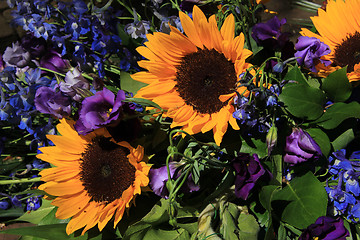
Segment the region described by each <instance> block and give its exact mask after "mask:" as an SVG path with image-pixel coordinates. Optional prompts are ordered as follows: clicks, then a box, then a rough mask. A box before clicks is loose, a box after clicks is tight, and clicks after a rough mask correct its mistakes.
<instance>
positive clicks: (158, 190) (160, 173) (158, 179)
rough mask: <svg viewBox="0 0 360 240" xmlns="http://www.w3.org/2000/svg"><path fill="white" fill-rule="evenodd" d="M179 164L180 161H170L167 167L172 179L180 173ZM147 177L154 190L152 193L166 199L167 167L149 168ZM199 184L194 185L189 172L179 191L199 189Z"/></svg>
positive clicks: (167, 193) (167, 195)
mask: <svg viewBox="0 0 360 240" xmlns="http://www.w3.org/2000/svg"><path fill="white" fill-rule="evenodd" d="M180 166H181V164H180V163H177V162H170V163H169V169H170V177H171V178H173V179H177V178H178V177H180V175H181V170H179V167H180ZM149 179H150V183H149V186H150V188H151V189H152V190H153V191H154V193H155V194H156V195H158V196H160V197H162V198H165V199H167V198H168V197H169V191H168V189H167V188H166V183H167V182H168V173H167V167H166V166H163V167H160V168H151V169H150V171H149ZM199 189H200V186H199V185H195V183H194V182H193V180H192V177H191V174H189V176H188V178H187V181H186V182H185V184H184V185H183V186H182V188H181V191H182V192H183V193H190V192H195V191H199Z"/></svg>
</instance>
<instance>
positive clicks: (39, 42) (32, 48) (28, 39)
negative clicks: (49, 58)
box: [21, 33, 46, 57]
mask: <svg viewBox="0 0 360 240" xmlns="http://www.w3.org/2000/svg"><path fill="white" fill-rule="evenodd" d="M21 46H22V47H23V48H24V49H25V50H26V51H28V52H29V53H30V54H31V56H33V57H40V56H42V55H43V54H44V53H45V52H46V41H45V39H44V38H42V37H40V38H37V37H35V36H34V34H32V33H28V34H26V35H25V36H24V37H22V38H21Z"/></svg>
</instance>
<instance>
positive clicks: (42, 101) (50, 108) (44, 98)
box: [34, 87, 71, 119]
mask: <svg viewBox="0 0 360 240" xmlns="http://www.w3.org/2000/svg"><path fill="white" fill-rule="evenodd" d="M34 102H35V107H36V109H37V110H38V111H39V112H41V113H46V114H51V115H53V116H55V117H56V118H60V119H61V118H63V117H67V116H69V115H70V113H71V106H70V103H71V101H70V99H69V97H67V96H64V95H63V94H62V93H61V92H56V91H54V90H53V89H52V88H49V87H40V88H39V89H38V90H37V91H36V94H35V100H34Z"/></svg>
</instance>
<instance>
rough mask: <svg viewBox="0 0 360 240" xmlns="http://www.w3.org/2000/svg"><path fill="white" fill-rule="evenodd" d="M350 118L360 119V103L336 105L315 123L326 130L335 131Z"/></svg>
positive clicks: (340, 103)
mask: <svg viewBox="0 0 360 240" xmlns="http://www.w3.org/2000/svg"><path fill="white" fill-rule="evenodd" d="M348 118H360V104H359V103H358V102H351V103H342V102H338V103H334V105H332V106H331V107H329V108H328V109H327V110H326V112H325V113H324V114H323V115H322V116H321V117H320V118H319V119H317V120H316V121H315V122H314V123H317V124H318V125H319V126H320V127H323V128H325V129H333V128H336V127H337V126H338V125H339V124H340V123H341V122H342V121H344V120H345V119H348Z"/></svg>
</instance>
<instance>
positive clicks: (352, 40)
mask: <svg viewBox="0 0 360 240" xmlns="http://www.w3.org/2000/svg"><path fill="white" fill-rule="evenodd" d="M333 62H334V63H335V64H336V65H338V66H340V67H345V66H346V65H347V66H348V68H347V72H352V71H354V66H355V65H356V64H358V63H359V62H360V33H359V32H355V33H354V34H353V35H350V36H348V37H347V38H345V39H344V40H343V42H342V43H340V44H339V45H337V46H336V47H335V51H334V59H333Z"/></svg>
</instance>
